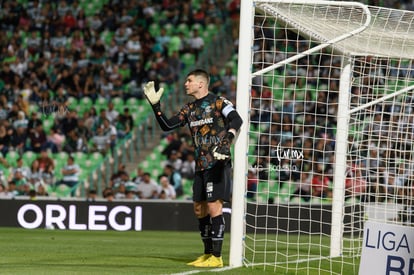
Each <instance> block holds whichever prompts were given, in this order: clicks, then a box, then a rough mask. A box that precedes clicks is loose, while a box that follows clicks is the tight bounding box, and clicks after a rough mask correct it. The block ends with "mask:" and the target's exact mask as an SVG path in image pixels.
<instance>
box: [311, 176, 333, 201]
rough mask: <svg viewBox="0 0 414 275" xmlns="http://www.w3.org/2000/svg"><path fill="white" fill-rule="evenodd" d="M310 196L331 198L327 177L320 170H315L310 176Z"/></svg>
mask: <svg viewBox="0 0 414 275" xmlns="http://www.w3.org/2000/svg"><path fill="white" fill-rule="evenodd" d="M311 184H312V196H314V197H318V198H332V191H331V190H330V189H329V178H328V177H327V176H326V175H324V174H323V172H322V171H316V172H315V173H314V174H313V176H312V182H311Z"/></svg>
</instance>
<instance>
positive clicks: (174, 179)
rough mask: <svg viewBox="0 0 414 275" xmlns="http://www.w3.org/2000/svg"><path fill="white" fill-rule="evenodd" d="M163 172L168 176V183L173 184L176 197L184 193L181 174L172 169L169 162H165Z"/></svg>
mask: <svg viewBox="0 0 414 275" xmlns="http://www.w3.org/2000/svg"><path fill="white" fill-rule="evenodd" d="M164 174H165V175H166V176H167V177H168V180H169V181H170V184H171V185H172V186H174V190H175V193H176V196H177V197H180V196H182V195H183V194H184V190H183V185H182V177H181V174H180V173H179V172H178V171H176V170H175V169H174V166H172V165H171V164H166V165H165V166H164Z"/></svg>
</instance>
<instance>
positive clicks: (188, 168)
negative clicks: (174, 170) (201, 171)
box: [179, 153, 196, 179]
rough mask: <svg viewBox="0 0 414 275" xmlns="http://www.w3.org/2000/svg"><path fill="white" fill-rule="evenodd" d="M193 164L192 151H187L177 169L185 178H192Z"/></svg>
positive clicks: (193, 173)
mask: <svg viewBox="0 0 414 275" xmlns="http://www.w3.org/2000/svg"><path fill="white" fill-rule="evenodd" d="M195 165H196V163H195V157H194V153H188V154H187V155H186V159H185V160H184V161H183V163H182V165H181V168H180V170H179V171H180V174H181V175H182V177H183V178H186V179H194V175H195Z"/></svg>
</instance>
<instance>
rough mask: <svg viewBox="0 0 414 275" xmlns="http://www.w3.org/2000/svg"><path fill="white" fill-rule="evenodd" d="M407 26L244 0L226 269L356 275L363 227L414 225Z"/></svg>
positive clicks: (328, 8)
mask: <svg viewBox="0 0 414 275" xmlns="http://www.w3.org/2000/svg"><path fill="white" fill-rule="evenodd" d="M413 21H414V13H412V12H409V11H403V10H394V9H387V8H380V7H373V6H366V5H362V4H360V3H356V2H336V1H294V0H293V1H286V0H284V1H252V2H250V1H242V11H241V21H240V22H241V25H240V40H239V63H238V64H239V67H238V91H237V93H238V94H237V107H238V109H239V110H240V112H241V113H242V116H243V118H244V120H245V122H246V123H245V124H246V125H247V126H244V127H245V128H244V129H243V128H242V132H241V134H240V136H239V139H238V142H237V143H236V148H235V176H234V182H235V183H234V191H233V207H232V209H233V210H232V211H233V213H232V236H231V237H232V240H231V252H230V264H231V265H235V266H237V265H238V264H239V261H240V262H241V263H242V264H243V265H246V266H249V267H250V266H251V267H255V266H260V268H263V269H265V270H272V271H274V272H277V273H279V272H280V274H357V273H358V266H359V259H360V255H361V246H362V244H361V240H362V233H363V227H364V221H366V220H373V221H376V222H381V223H397V224H400V225H403V226H413V224H414V217H413V214H412V211H413V207H414V202H413V201H414V195H413V193H414V191H413V189H414V187H413V180H414V174H413V173H412V171H413V168H414V167H413V166H414V158H413V152H414V151H413V149H414V148H413V145H412V144H413V137H414V115H413V106H414V105H413V103H414V97H413V89H414V64H413V59H414V26H413ZM243 24H244V25H243ZM246 92H248V93H249V94H250V96H249V97H247V96H246ZM240 182H244V183H245V184H244V186H242V187H238V186H240V185H241V184H240ZM241 197H244V199H243V200H241ZM239 209H243V211H241V210H239ZM240 220H241V221H242V222H241V224H238V222H239V221H240ZM240 227H242V228H243V229H240ZM239 240H240V241H239ZM239 242H241V246H238V244H239ZM256 268H257V267H256Z"/></svg>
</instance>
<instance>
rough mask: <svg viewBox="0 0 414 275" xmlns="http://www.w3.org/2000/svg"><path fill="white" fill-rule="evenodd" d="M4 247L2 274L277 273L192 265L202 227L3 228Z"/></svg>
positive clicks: (0, 236) (0, 242)
mask: <svg viewBox="0 0 414 275" xmlns="http://www.w3.org/2000/svg"><path fill="white" fill-rule="evenodd" d="M0 248H1V249H0V274H13V275H14V274H144V275H147V274H148V275H151V274H216V273H220V274H228V275H233V274H234V275H239V274H249V275H250V274H253V275H254V274H275V273H274V270H273V268H269V267H267V268H266V271H265V270H263V267H255V268H246V267H243V268H238V269H229V268H227V269H224V270H223V269H220V270H217V269H201V270H200V269H197V268H194V267H191V266H187V265H186V263H187V262H189V261H191V260H193V259H194V258H195V257H197V256H199V255H200V254H201V252H202V250H201V248H202V245H201V241H200V238H199V236H198V233H197V232H174V231H140V232H134V231H127V232H117V231H64V230H46V229H36V230H27V229H17V228H0ZM228 252H229V235H227V238H226V242H225V244H224V246H223V260H224V262H225V263H228V254H229V253H228ZM284 274H288V273H284ZM305 274H317V273H314V272H306V273H305ZM346 274H352V273H346Z"/></svg>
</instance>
